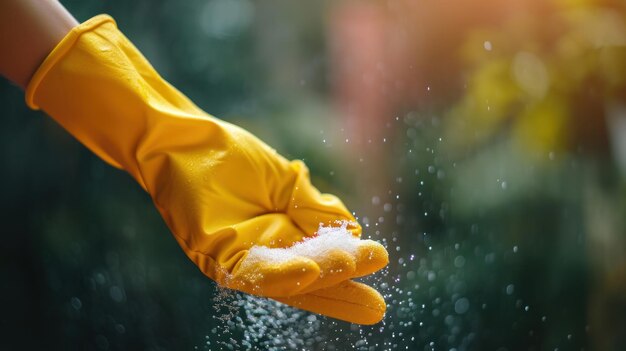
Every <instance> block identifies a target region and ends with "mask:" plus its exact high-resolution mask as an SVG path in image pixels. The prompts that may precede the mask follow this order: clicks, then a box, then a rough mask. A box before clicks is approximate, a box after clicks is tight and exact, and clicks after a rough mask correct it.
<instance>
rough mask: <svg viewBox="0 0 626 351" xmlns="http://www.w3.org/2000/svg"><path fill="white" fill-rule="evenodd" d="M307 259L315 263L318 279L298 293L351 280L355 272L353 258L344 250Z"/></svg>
mask: <svg viewBox="0 0 626 351" xmlns="http://www.w3.org/2000/svg"><path fill="white" fill-rule="evenodd" d="M309 258H311V259H312V260H314V261H315V263H317V265H318V267H319V269H320V274H319V278H318V279H316V280H315V281H314V282H312V283H311V284H310V285H308V286H306V287H305V288H304V289H302V290H301V292H300V293H307V292H311V291H314V290H319V289H323V288H327V287H330V286H333V285H337V284H339V283H340V282H342V281H344V280H347V279H350V278H352V277H353V276H354V274H355V272H356V261H355V259H354V256H353V255H352V254H350V253H348V252H346V251H344V250H340V249H332V250H330V251H328V252H325V253H324V255H320V256H318V255H313V256H310V257H309Z"/></svg>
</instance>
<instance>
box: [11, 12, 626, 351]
mask: <svg viewBox="0 0 626 351" xmlns="http://www.w3.org/2000/svg"><path fill="white" fill-rule="evenodd" d="M62 3H63V4H64V5H65V6H66V7H67V8H68V9H69V10H70V12H72V13H73V14H74V16H75V17H76V18H77V19H78V20H79V21H84V20H86V19H88V18H90V17H92V16H94V15H96V14H99V13H108V14H110V15H112V16H113V17H114V18H115V19H116V21H117V22H118V26H119V27H120V29H121V30H122V32H124V33H125V34H126V35H127V36H128V37H129V38H130V39H131V40H132V41H133V42H134V43H135V45H136V46H137V47H138V48H139V49H140V50H141V51H142V52H143V53H144V55H145V56H146V57H147V58H148V59H149V60H150V61H151V62H152V64H153V65H154V66H155V68H156V69H157V70H158V71H159V72H160V73H161V74H162V75H163V76H164V77H165V78H166V79H167V80H168V81H170V82H171V83H172V84H173V85H174V86H176V87H178V88H179V89H180V90H181V91H183V92H184V93H185V94H187V95H188V96H189V97H190V98H191V99H192V100H193V101H194V102H196V103H197V104H198V105H199V106H200V107H202V108H203V109H205V110H206V111H208V112H209V113H212V114H213V115H215V116H218V117H220V118H223V119H226V120H229V121H232V122H234V123H237V124H239V125H241V126H243V127H245V128H247V129H248V130H250V131H251V132H253V133H254V134H257V135H258V136H260V137H261V138H262V139H264V140H265V141H266V142H268V143H269V144H270V145H272V146H274V147H276V148H277V149H278V150H279V152H281V153H282V154H284V155H285V156H287V157H289V158H299V159H303V160H305V162H306V163H307V164H308V165H309V167H310V168H311V172H312V177H313V182H314V184H316V185H317V186H318V187H319V188H320V189H321V190H323V191H326V192H332V193H335V194H338V195H339V196H341V197H342V198H343V199H344V202H345V203H346V204H347V205H348V207H350V208H351V209H353V210H354V211H355V212H356V214H357V216H358V217H359V220H360V221H361V224H362V225H363V226H364V235H365V236H367V237H371V238H374V239H377V240H381V241H383V242H384V243H385V244H386V245H387V247H388V250H389V252H390V259H391V262H390V265H389V267H388V269H387V270H386V271H385V272H382V273H379V274H378V275H377V276H375V277H371V278H369V279H368V281H369V282H370V283H372V284H375V285H376V286H377V287H378V288H379V289H380V290H381V291H382V292H384V294H385V296H386V299H387V302H388V304H389V307H388V313H387V316H386V318H385V320H384V322H383V323H381V324H379V325H376V326H373V327H358V326H351V325H349V324H347V323H343V322H334V321H331V320H328V319H325V318H321V317H318V318H317V319H315V318H310V316H308V317H306V316H305V317H303V319H298V320H296V321H294V323H296V322H297V323H305V324H306V323H308V324H309V325H310V330H308V331H306V333H305V332H302V329H297V330H295V331H293V339H294V340H300V341H299V342H301V341H302V340H304V339H306V340H305V342H304V343H301V344H298V345H296V344H291V345H290V344H289V343H285V338H286V339H289V336H287V337H285V336H284V335H283V336H282V337H280V338H273V337H272V335H274V334H276V335H278V334H280V329H281V328H285V327H286V324H285V323H283V324H280V323H279V324H272V323H268V322H267V321H262V323H266V324H267V325H262V327H264V328H265V329H264V330H265V332H267V335H264V336H263V337H262V338H261V339H263V340H264V341H263V342H260V341H259V340H256V341H255V340H254V337H253V338H252V341H250V344H247V345H248V346H247V347H245V348H256V349H286V350H289V349H307V350H308V349H314V350H333V349H334V350H347V349H357V350H446V351H447V350H450V351H452V350H456V351H459V350H500V351H505V350H622V349H623V347H624V346H623V345H624V344H626V261H625V257H626V255H625V254H626V236H625V235H626V226H625V218H626V201H625V199H626V187H625V184H626V182H625V175H626V5H625V4H624V3H623V2H621V1H617V0H615V1H612V0H550V1H545V0H510V1H507V2H502V1H497V0H477V1H472V2H468V3H462V2H461V3H460V2H458V1H452V0H441V1H437V2H422V1H412V0H396V1H384V2H383V1H381V2H369V1H332V2H331V1H319V2H306V3H305V2H299V3H294V2H290V1H287V0H272V1H264V2H258V1H256V2H252V1H248V0H187V1H173V0H170V1H166V0H161V1H148V0H141V1H132V2H129V1H121V0H107V1H103V0H94V1H62ZM0 90H1V91H2V93H1V94H0V100H1V101H2V103H1V104H0V111H1V114H2V117H3V118H2V121H3V124H2V128H0V136H1V137H0V143H2V146H0V154H1V155H2V156H1V158H0V160H1V166H2V172H1V175H0V177H2V179H1V181H0V187H1V190H0V193H1V194H2V197H1V200H0V201H1V202H0V206H2V210H1V211H0V216H2V223H3V233H4V235H3V237H4V238H3V240H2V241H1V243H0V262H1V264H0V278H1V279H2V284H1V286H2V289H0V296H1V297H2V299H1V301H2V302H1V307H0V312H1V313H0V349H2V350H30V349H50V350H57V349H59V350H73V349H80V350H125V349H131V350H188V349H200V350H219V349H239V348H244V347H243V346H242V345H243V344H242V343H240V342H231V341H229V339H230V338H231V337H232V338H235V339H236V338H245V337H250V333H251V331H250V330H251V329H250V328H248V329H246V324H247V323H252V322H250V321H249V320H248V319H246V318H248V317H246V316H247V315H246V313H245V312H246V311H239V312H237V311H236V312H235V313H236V314H237V313H238V314H239V317H240V318H241V319H240V320H238V323H236V324H232V323H231V324H228V323H226V321H224V320H220V319H219V318H215V315H216V306H215V305H216V304H218V305H219V303H216V302H215V300H214V298H215V296H216V293H217V291H216V288H215V285H214V283H213V282H211V281H209V280H208V279H206V278H205V277H204V276H203V275H202V274H201V273H200V271H199V270H198V269H197V268H196V267H195V266H194V265H193V264H192V263H191V262H190V261H189V260H188V259H187V258H186V257H185V256H184V254H183V252H182V250H180V249H179V247H178V245H177V244H176V242H175V240H174V239H173V238H172V237H171V235H170V234H169V232H168V229H167V227H166V226H165V225H164V223H163V221H162V220H161V218H160V217H159V215H158V213H157V211H156V210H155V209H154V207H153V205H152V203H151V201H150V198H149V196H148V195H147V194H145V193H144V192H143V191H142V190H141V188H140V187H139V186H137V185H136V184H135V183H134V181H133V180H132V179H131V178H130V177H129V176H128V175H127V174H125V173H123V172H121V171H118V170H116V169H113V168H111V167H109V166H107V165H106V164H105V163H104V162H103V161H101V160H100V159H98V158H97V157H96V156H94V155H93V154H91V153H90V152H89V151H87V149H85V148H84V147H83V146H81V145H80V144H79V143H78V142H77V141H76V140H74V139H73V138H72V137H71V136H70V135H69V134H68V133H66V132H65V131H64V130H63V129H62V128H60V127H59V126H58V125H57V124H56V123H55V122H54V121H52V120H51V119H50V118H48V117H46V116H45V115H44V114H43V113H40V112H33V111H29V110H28V109H27V108H26V106H25V103H24V98H23V93H22V92H21V91H20V90H19V89H18V88H16V87H15V86H13V85H11V84H10V83H8V82H7V81H5V80H3V81H1V82H0ZM68 94H71V92H68ZM272 306H273V305H271V306H269V307H268V308H269V313H270V315H271V314H272V313H273V312H272ZM265 307H267V306H265ZM244 309H245V307H244ZM281 311H282V312H281V313H283V312H285V311H286V313H287V314H289V313H295V312H294V311H293V310H289V309H286V310H285V309H281ZM283 317H284V316H283ZM278 318H280V316H278ZM257 322H258V321H257ZM288 323H291V322H288ZM242 326H243V327H242ZM216 330H217V332H216ZM220 331H222V332H220ZM224 331H228V332H227V333H226V332H224ZM298 333H303V334H298ZM281 335H282V334H281ZM257 336H258V335H257ZM207 341H209V342H208V343H207Z"/></svg>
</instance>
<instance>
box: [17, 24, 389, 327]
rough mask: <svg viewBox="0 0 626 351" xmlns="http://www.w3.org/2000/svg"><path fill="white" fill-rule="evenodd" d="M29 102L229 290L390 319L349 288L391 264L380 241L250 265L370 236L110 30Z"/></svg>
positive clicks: (73, 47) (81, 36)
mask: <svg viewBox="0 0 626 351" xmlns="http://www.w3.org/2000/svg"><path fill="white" fill-rule="evenodd" d="M26 100H27V103H28V105H29V106H30V107H31V108H33V109H38V108H41V109H43V110H44V111H46V112H47V113H48V114H49V115H50V116H52V117H53V118H54V119H55V120H56V121H57V122H59V123H60V124H61V125H62V126H63V127H64V128H65V129H67V130H68V131H69V132H70V133H71V134H73V135H74V136H75V137H76V138H77V139H78V140H80V141H81V142H82V143H83V144H85V145H86V146H87V147H88V148H90V149H91V150H92V151H93V152H95V153H96V154H97V155H99V156H100V157H101V158H102V159H104V160H105V161H107V162H108V163H110V164H111V165H113V166H115V167H118V168H122V169H124V170H126V171H128V172H129V173H130V174H131V175H132V176H133V177H134V178H135V179H136V180H137V181H138V182H139V184H140V185H141V186H142V187H143V188H144V189H145V190H146V191H147V192H148V193H150V195H151V196H152V199H153V201H154V203H155V205H156V207H157V208H158V210H159V212H160V213H161V215H162V216H163V218H164V219H165V221H166V222H167V224H168V226H169V228H170V230H171V231H172V233H173V234H174V236H175V238H176V240H177V241H178V243H179V244H180V246H181V247H182V249H183V250H184V251H185V253H186V254H187V256H188V257H189V258H190V259H191V260H192V261H193V262H194V263H195V264H196V265H197V266H198V267H199V268H200V270H201V271H202V272H203V273H204V274H205V275H207V276H208V277H209V278H211V279H214V280H215V281H217V282H218V283H219V284H220V285H222V286H226V287H229V288H232V289H237V290H240V291H243V292H246V293H250V294H255V295H260V296H266V297H271V298H274V299H276V300H279V301H283V302H285V303H287V304H290V305H292V306H296V307H299V308H302V309H306V310H309V311H312V312H317V313H321V314H325V315H328V316H331V317H335V318H339V319H344V320H347V321H351V322H355V323H362V324H372V323H376V322H378V321H379V320H380V319H381V318H382V316H383V315H384V311H385V303H384V300H383V298H382V297H381V296H380V294H378V293H377V292H376V291H375V290H373V289H371V288H370V287H368V286H366V285H363V284H360V283H355V282H352V281H350V279H351V278H354V277H360V276H364V275H367V274H370V273H373V272H375V271H377V270H379V269H381V268H382V267H384V266H385V265H386V264H387V261H388V258H387V252H386V250H385V249H384V248H383V246H382V245H380V244H378V243H376V242H373V241H371V240H362V241H360V242H359V245H358V247H357V249H356V250H355V251H354V252H347V251H345V250H342V249H340V248H337V249H334V250H329V251H328V252H325V253H324V255H322V256H315V257H313V256H311V257H307V256H306V255H296V256H294V257H292V258H290V259H289V260H286V261H281V262H275V261H263V260H255V261H254V262H252V261H246V258H247V256H248V252H249V250H250V248H251V247H253V246H267V247H270V248H284V247H289V246H291V245H294V244H295V243H298V242H300V241H302V240H303V239H304V238H307V237H311V236H314V235H315V234H316V231H317V230H318V227H319V225H320V223H321V224H323V225H327V226H328V225H331V226H332V225H334V226H336V225H339V224H338V223H337V221H338V220H339V221H347V222H349V223H350V224H348V226H347V229H349V230H350V231H351V232H352V234H353V235H355V236H359V235H360V233H361V228H360V227H359V226H358V224H356V222H354V218H353V217H352V215H351V214H350V212H349V211H348V210H346V208H345V207H344V205H343V204H342V203H341V201H340V200H339V199H338V198H336V197H334V196H332V195H327V194H320V193H319V191H317V189H315V188H314V187H313V186H312V185H311V183H310V181H309V174H308V170H307V168H306V167H305V165H304V164H303V163H302V162H299V161H294V162H289V161H287V160H286V159H284V158H283V157H282V156H280V155H279V154H277V153H276V151H275V150H273V149H272V148H270V147H269V146H267V145H266V144H264V143H263V142H262V141H260V140H259V139H257V138H256V137H254V136H253V135H252V134H250V133H248V132H246V131H245V130H243V129H241V128H239V127H237V126H234V125H232V124H229V123H227V122H224V121H221V120H218V119H216V118H214V117H212V116H210V115H208V114H207V113H205V112H204V111H202V110H200V109H199V108H198V107H196V106H195V105H194V104H193V103H192V102H191V101H190V100H188V99H187V98H186V97H185V96H184V95H183V94H182V93H180V92H179V91H178V90H176V89H175V88H173V87H172V86H171V85H170V84H168V83H167V82H166V81H165V80H163V79H162V78H161V77H160V76H159V75H158V73H157V72H156V71H155V70H154V69H153V68H152V66H151V65H150V64H149V63H148V61H147V60H146V59H145V58H144V57H143V56H142V55H141V53H140V52H139V51H138V50H137V49H136V48H135V47H134V46H133V45H132V43H130V41H129V40H128V39H127V38H126V37H124V35H123V34H122V33H120V32H119V31H118V29H117V27H116V25H115V22H114V21H113V19H112V18H110V17H108V16H106V15H100V16H96V17H94V18H92V19H91V20H89V21H87V22H85V23H83V24H81V25H79V26H78V27H76V28H74V29H73V30H72V31H71V32H70V33H69V34H68V35H67V36H66V37H65V38H64V39H63V40H62V41H61V42H60V43H59V44H58V46H57V47H56V48H55V49H54V50H53V51H52V53H51V54H50V55H49V56H48V57H47V58H46V60H45V61H44V63H43V64H42V65H41V67H40V68H39V69H38V70H37V72H36V73H35V75H34V76H33V78H32V80H31V82H30V84H29V86H28V88H27V90H26Z"/></svg>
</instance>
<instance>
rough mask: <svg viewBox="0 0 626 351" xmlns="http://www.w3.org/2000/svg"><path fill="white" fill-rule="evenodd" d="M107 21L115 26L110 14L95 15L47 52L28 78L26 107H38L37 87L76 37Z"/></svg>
mask: <svg viewBox="0 0 626 351" xmlns="http://www.w3.org/2000/svg"><path fill="white" fill-rule="evenodd" d="M109 22H110V23H113V25H115V26H116V27H117V24H116V23H115V20H114V19H113V18H112V17H111V16H109V15H105V14H102V15H97V16H95V17H92V18H90V19H89V20H87V21H85V22H83V23H81V24H79V25H78V26H76V27H74V28H72V30H71V31H70V32H69V33H67V35H66V36H65V37H64V38H63V39H61V41H60V42H59V43H58V44H57V46H56V47H55V48H54V49H52V51H51V52H50V54H48V56H47V57H46V59H45V60H44V61H43V63H42V64H41V66H39V68H38V69H37V71H36V72H35V74H34V75H33V77H32V78H31V79H30V82H29V83H28V86H27V87H26V95H25V98H26V105H28V107H30V108H31V109H33V110H39V109H40V107H39V105H38V104H37V101H36V94H37V88H38V87H39V85H40V84H41V82H42V80H43V79H44V77H45V76H46V74H47V73H48V71H50V69H52V67H54V66H55V65H56V63H57V62H58V61H60V60H61V59H62V58H63V56H65V54H67V53H68V52H69V51H70V50H71V49H72V47H73V46H74V44H75V43H76V42H77V40H78V38H79V37H80V36H81V35H82V34H83V33H85V32H89V31H91V30H93V29H94V28H97V27H99V26H101V25H103V24H105V23H109Z"/></svg>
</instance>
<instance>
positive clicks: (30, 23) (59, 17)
mask: <svg viewBox="0 0 626 351" xmlns="http://www.w3.org/2000/svg"><path fill="white" fill-rule="evenodd" d="M77 25H78V22H77V21H76V19H74V17H73V16H72V15H71V14H70V13H69V12H68V11H67V10H66V9H65V8H64V7H63V5H61V4H60V3H59V2H58V1H56V0H1V1H0V48H2V49H1V50H2V51H1V54H0V74H1V75H3V76H4V77H6V78H7V79H9V80H10V81H12V82H13V83H15V84H17V85H18V86H20V87H21V88H22V89H26V86H27V85H28V82H29V81H30V79H31V77H32V76H33V74H34V73H35V71H36V70H37V68H38V67H39V65H40V64H41V63H42V62H43V60H44V59H45V58H46V56H48V54H49V53H50V52H51V51H52V49H54V47H55V46H56V45H57V43H59V42H60V41H61V39H63V37H64V36H65V35H66V34H67V33H68V32H69V31H70V30H71V29H72V28H74V27H75V26H77Z"/></svg>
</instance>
